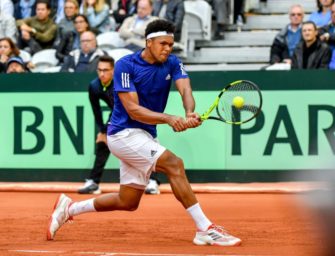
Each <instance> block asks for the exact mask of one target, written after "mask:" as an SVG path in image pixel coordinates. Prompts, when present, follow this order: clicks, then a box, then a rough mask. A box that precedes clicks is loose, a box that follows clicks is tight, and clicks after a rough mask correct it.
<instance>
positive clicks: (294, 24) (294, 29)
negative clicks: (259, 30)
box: [270, 4, 304, 64]
mask: <svg viewBox="0 0 335 256" xmlns="http://www.w3.org/2000/svg"><path fill="white" fill-rule="evenodd" d="M289 18H290V24H288V25H287V26H286V27H285V28H283V29H282V30H281V31H280V32H279V33H278V34H277V35H276V37H275V39H274V41H273V43H272V46H271V53H270V63H271V64H275V63H280V62H285V63H289V64H291V58H292V56H293V52H294V49H295V47H296V46H297V44H298V43H299V42H300V41H301V24H302V21H303V19H304V10H303V8H302V6H301V5H299V4H295V5H292V6H291V7H290V10H289Z"/></svg>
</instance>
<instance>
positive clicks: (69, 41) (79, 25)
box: [56, 14, 91, 63]
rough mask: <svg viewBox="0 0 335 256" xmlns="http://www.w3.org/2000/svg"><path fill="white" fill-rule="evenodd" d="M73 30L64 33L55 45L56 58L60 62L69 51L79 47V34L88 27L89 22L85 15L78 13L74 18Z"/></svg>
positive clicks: (88, 28)
mask: <svg viewBox="0 0 335 256" xmlns="http://www.w3.org/2000/svg"><path fill="white" fill-rule="evenodd" d="M74 28H75V29H74V31H70V32H68V33H66V34H65V36H64V38H63V39H62V40H61V41H60V42H59V44H58V45H57V46H56V58H57V59H58V60H59V61H60V63H63V62H64V58H65V56H67V55H68V54H69V53H70V52H71V51H73V50H76V49H79V48H80V35H81V34H82V33H83V32H85V31H88V30H91V29H90V24H89V23H88V20H87V18H86V16H85V15H82V14H79V15H77V16H76V17H75V18H74Z"/></svg>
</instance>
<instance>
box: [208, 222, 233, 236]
mask: <svg viewBox="0 0 335 256" xmlns="http://www.w3.org/2000/svg"><path fill="white" fill-rule="evenodd" d="M210 229H214V230H216V231H217V232H219V233H220V234H222V235H226V236H227V235H228V236H230V235H229V233H228V231H227V230H225V229H224V227H222V226H217V225H212V226H211V227H210Z"/></svg>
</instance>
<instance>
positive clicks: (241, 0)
mask: <svg viewBox="0 0 335 256" xmlns="http://www.w3.org/2000/svg"><path fill="white" fill-rule="evenodd" d="M244 6H245V0H234V23H237V22H238V21H239V16H240V17H241V21H242V23H245V16H244Z"/></svg>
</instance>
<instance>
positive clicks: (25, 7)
mask: <svg viewBox="0 0 335 256" xmlns="http://www.w3.org/2000/svg"><path fill="white" fill-rule="evenodd" d="M35 15H36V0H19V1H18V2H17V3H16V4H15V5H14V17H15V19H16V20H21V19H27V18H30V17H33V16H35Z"/></svg>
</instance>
